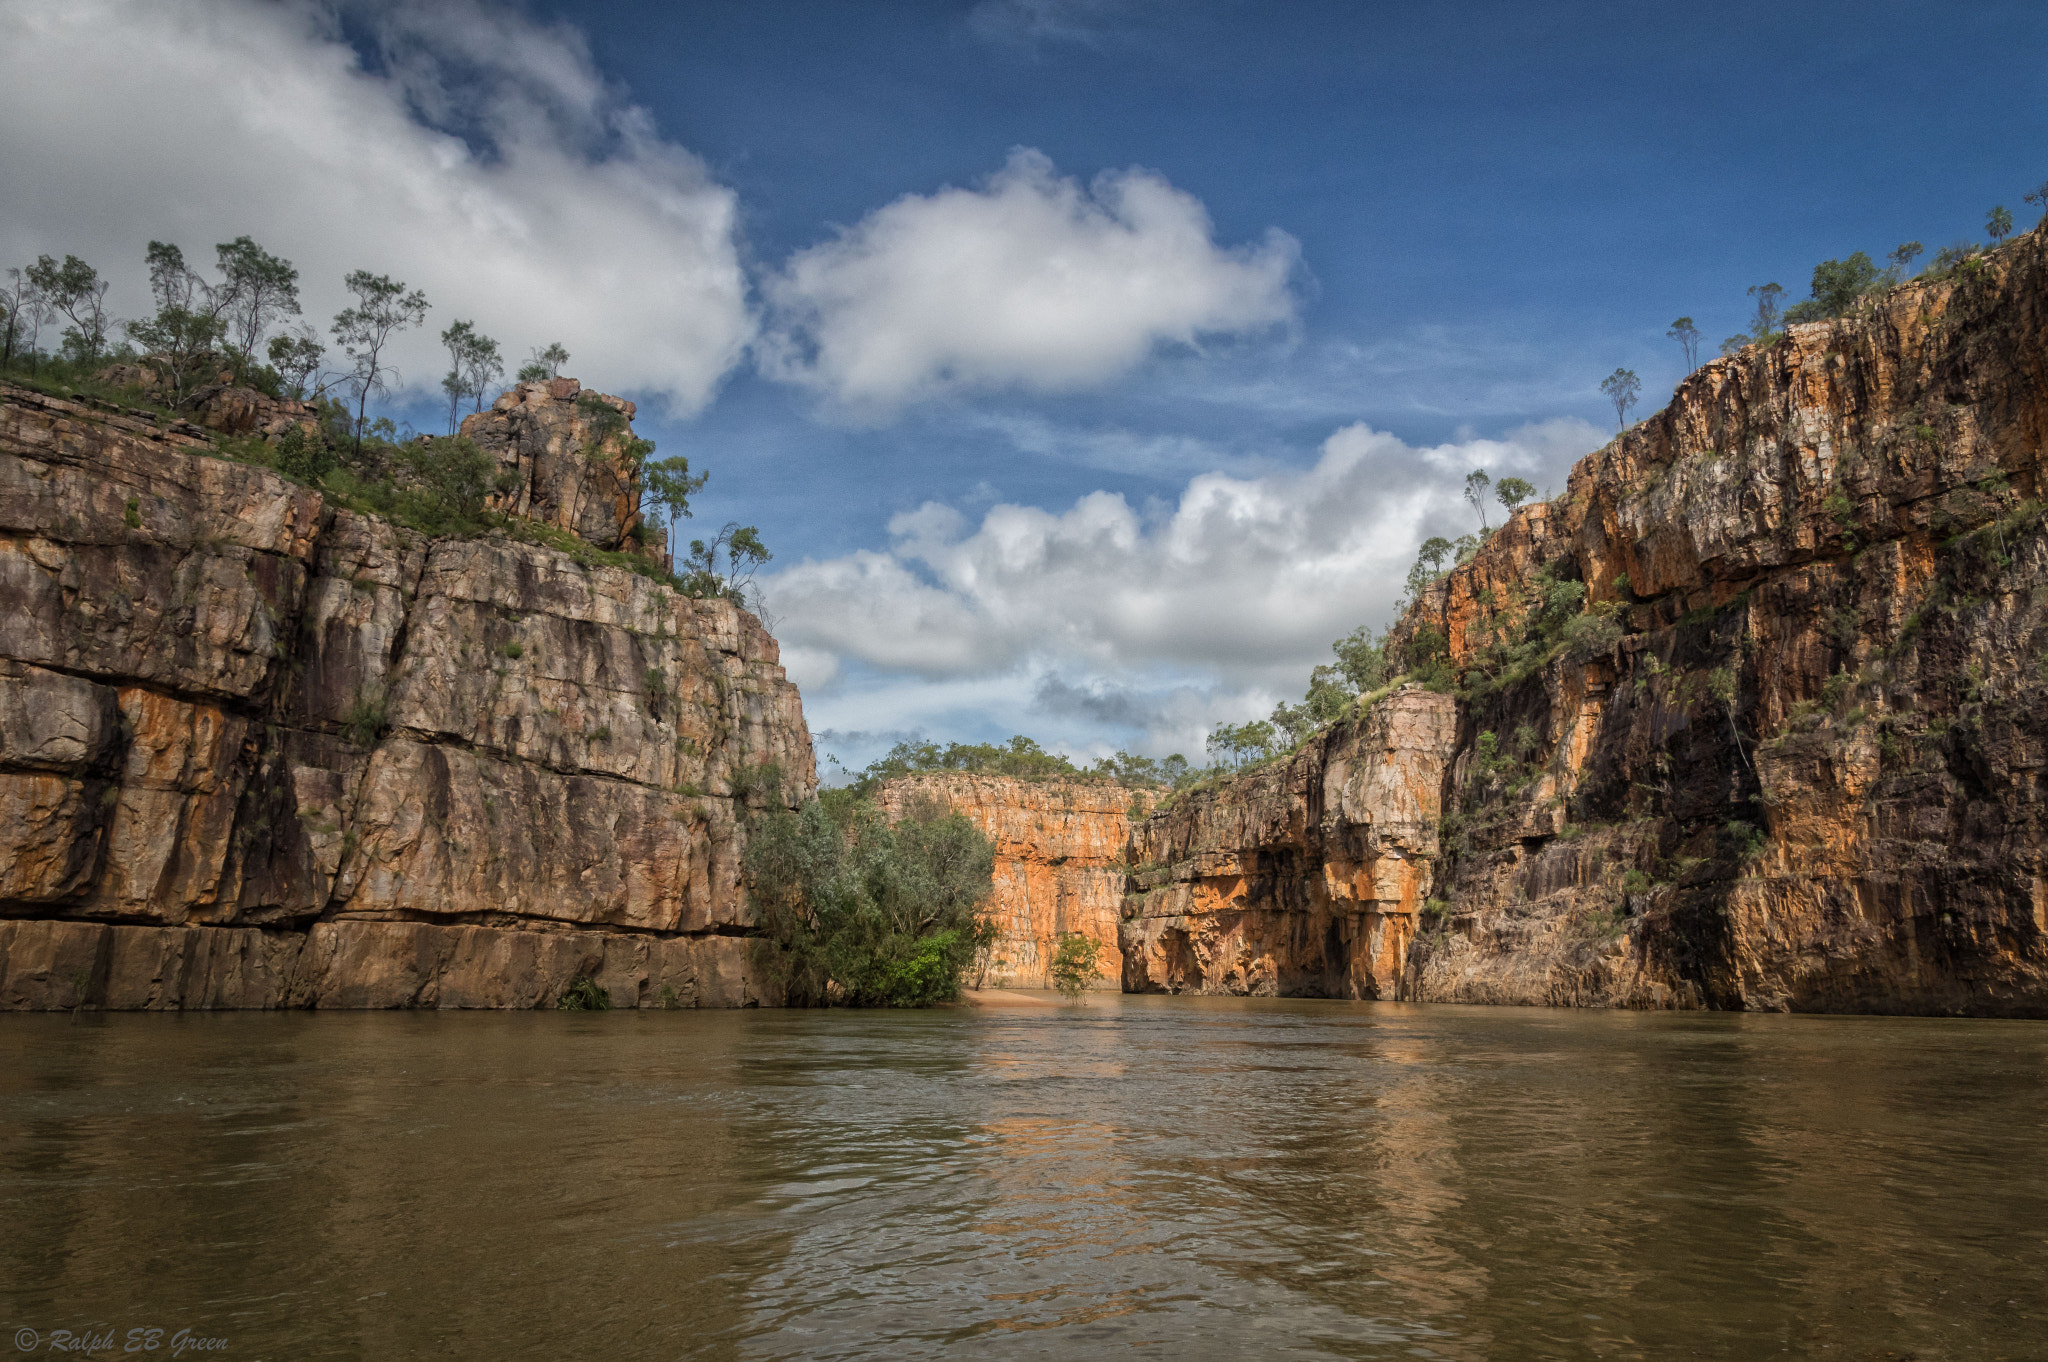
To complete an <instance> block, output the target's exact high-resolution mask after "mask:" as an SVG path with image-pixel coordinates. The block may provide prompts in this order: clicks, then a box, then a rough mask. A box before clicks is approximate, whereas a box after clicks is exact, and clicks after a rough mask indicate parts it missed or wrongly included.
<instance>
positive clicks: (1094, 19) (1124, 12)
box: [967, 0, 1153, 47]
mask: <svg viewBox="0 0 2048 1362" xmlns="http://www.w3.org/2000/svg"><path fill="white" fill-rule="evenodd" d="M1151 8H1153V6H1152V5H1150V4H1148V3H1146V0H981V3H980V4H978V5H976V6H975V7H974V8H973V9H972V10H970V11H968V14H967V27H968V29H969V30H970V31H971V32H973V33H974V34H975V35H976V36H977V37H981V38H985V39H988V40H990V41H992V42H998V43H1005V44H1014V45H1017V46H1024V47H1029V46H1033V45H1035V44H1038V43H1074V44H1078V45H1080V46H1083V47H1100V46H1102V45H1103V43H1104V42H1105V40H1106V39H1108V38H1109V37H1110V36H1111V35H1112V34H1114V33H1116V32H1118V31H1119V30H1120V28H1121V27H1122V26H1123V25H1124V24H1125V23H1127V22H1128V21H1129V20H1130V19H1131V18H1133V17H1135V16H1133V15H1132V13H1131V12H1132V11H1133V10H1148V9H1151Z"/></svg>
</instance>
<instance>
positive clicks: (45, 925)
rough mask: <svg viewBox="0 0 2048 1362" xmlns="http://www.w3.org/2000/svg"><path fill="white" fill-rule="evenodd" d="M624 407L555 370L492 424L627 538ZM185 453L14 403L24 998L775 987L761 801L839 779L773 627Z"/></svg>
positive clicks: (4, 811) (745, 991)
mask: <svg viewBox="0 0 2048 1362" xmlns="http://www.w3.org/2000/svg"><path fill="white" fill-rule="evenodd" d="M216 405H219V403H218V401H217V399H216ZM287 415H289V414H287ZM631 415H632V408H631V404H630V403H624V402H621V401H619V400H618V399H615V398H609V397H600V396H597V395H591V394H584V393H582V392H580V391H579V390H578V388H577V386H576V385H575V384H574V382H573V380H560V381H557V382H556V383H554V384H551V385H550V384H539V385H524V386H522V387H521V388H520V389H517V390H515V391H514V392H512V393H509V394H507V396H506V398H505V399H502V400H501V401H500V402H499V404H498V407H497V408H496V409H495V410H494V411H492V412H491V413H488V414H486V415H485V416H483V417H472V418H471V421H470V423H469V427H468V429H469V433H471V434H472V435H473V436H475V438H477V439H478V440H479V442H480V443H481V444H482V445H483V446H484V447H485V448H486V449H487V450H488V451H490V452H492V453H493V454H494V456H495V457H496V458H497V459H498V461H499V463H500V464H501V466H503V467H505V468H508V469H514V470H517V473H518V478H517V480H516V482H515V484H514V490H513V491H512V492H511V493H510V494H508V496H507V498H506V507H507V509H508V510H511V511H513V512H515V513H517V514H521V515H529V516H532V517H535V518H538V519H542V520H545V521H547V522H549V523H552V524H554V525H556V526H558V527H559V528H561V529H564V530H568V531H571V532H573V533H574V534H576V535H578V536H579V537H581V538H583V539H585V540H588V541H590V542H592V543H593V544H595V545H597V546H599V547H609V546H611V545H616V544H621V543H622V542H624V541H625V540H626V538H627V536H628V532H629V531H630V530H631V528H632V525H633V518H634V516H635V515H636V514H637V509H638V505H637V503H638V498H637V489H636V487H635V486H634V483H633V479H632V477H631V470H630V460H629V459H623V458H621V457H620V456H621V454H622V453H623V452H624V450H625V443H624V442H626V441H630V440H631V438H632V437H631V431H630V427H629V425H628V424H627V422H628V421H629V419H630V417H631ZM195 435H196V432H194V431H192V430H191V429H189V428H185V427H168V426H160V425H159V424H157V423H154V422H151V421H147V420H143V419H140V418H139V417H138V416H136V415H135V414H133V413H125V412H122V411H120V410H118V409H110V408H107V407H105V406H104V405H103V404H93V403H87V402H83V401H77V402H74V401H63V400H58V399H53V398H48V397H43V396H39V395H36V394H33V393H28V392H24V391H20V390H15V389H7V388H0V870H4V878H0V1007H14V1008H21V1007H70V1006H74V1005H77V1004H79V1003H84V1004H87V1005H91V1006H96V1007H108V1008H157V1007H166V1008H177V1007H277V1006H325V1007H334V1006H341V1007H392V1006H444V1007H446V1006H487V1007H530V1006H547V1005H549V1004H551V1003H552V1002H553V1001H554V1000H555V999H556V998H557V997H558V996H559V995H560V994H561V992H562V990H563V989H564V988H565V987H566V986H567V985H568V984H569V983H570V982H571V981H572V980H574V979H576V978H578V977H581V976H589V977H594V978H595V979H596V980H597V981H598V983H599V984H600V985H601V986H602V987H604V988H606V989H608V990H609V991H610V993H611V995H612V997H613V999H614V1001H615V1002H617V1003H619V1004H621V1005H627V1006H631V1005H636V1004H637V1005H642V1006H650V1005H693V1004H695V1005H738V1004H741V1003H749V1002H755V1001H761V1000H764V999H766V1000H772V994H773V987H772V984H770V983H768V982H766V981H765V976H764V975H763V973H762V971H761V969H760V961H759V959H758V956H757V950H758V948H757V946H756V943H754V942H752V941H750V940H748V939H747V936H746V933H747V930H748V917H747V910H746V908H745V906H744V903H743V899H742V894H741V892H740V885H739V875H740V856H741V851H742V846H741V840H742V836H743V819H744V816H745V812H746V810H747V808H748V807H750V806H753V807H767V806H768V805H769V804H780V805H784V806H793V805H794V804H796V803H797V802H798V801H799V800H801V799H802V798H804V797H806V796H807V795H808V794H809V793H810V792H811V791H812V789H813V788H814V787H815V783H816V782H815V771H814V766H813V762H812V755H811V749H810V741H809V737H808V734H807V732H806V730H805V727H804V724H803V718H802V713H801V709H800V705H799V701H798V698H797V694H796V691H795V689H794V687H792V686H791V685H790V684H789V682H788V681H787V680H786V679H785V677H784V675H783V672H782V668H781V667H780V666H779V665H777V653H776V646H775V642H774V640H773V639H771V638H770V637H769V636H768V635H767V633H766V632H765V631H764V630H763V629H762V628H761V626H760V624H759V623H758V622H757V621H756V620H755V619H754V618H753V617H752V616H751V615H749V614H747V613H746V612H745V611H743V610H740V609H738V608H736V607H735V606H733V605H731V604H730V603H728V602H725V601H722V600H695V599H690V598H688V597H685V596H682V595H680V594H678V593H676V592H675V591H673V590H671V589H670V588H669V587H668V586H666V585H665V584H662V583H660V582H657V581H654V580H651V579H650V578H649V577H647V576H643V575H639V574H636V573H634V572H630V571H627V570H625V569H624V568H623V567H618V566H609V565H605V564H604V563H602V562H598V561H595V559H593V560H592V561H590V562H588V563H579V562H578V561H577V558H576V557H574V556H572V555H570V554H567V553H563V552H557V551H555V550H553V549H550V548H546V547H541V546H538V545H535V544H532V543H526V542H521V541H520V540H519V539H517V538H513V537H507V536H502V535H501V536H496V537H490V538H482V539H440V540H429V539H426V538H424V537H423V536H421V535H419V534H416V533H414V532H412V531H409V530H406V529H404V528H401V527H399V526H396V525H393V524H389V523H386V522H384V521H381V520H378V519H375V518H372V517H368V516H364V515H359V514H356V513H354V512H351V511H349V510H347V509H344V508H341V507H338V506H334V505H331V504H328V503H327V502H326V501H325V500H324V499H323V497H322V496H321V494H319V493H317V492H315V491H312V490H310V489H308V488H305V487H302V486H299V485H296V484H294V483H292V482H290V481H287V480H286V479H284V478H281V477H279V476H277V475H275V474H273V473H271V472H270V471H269V470H267V469H264V468H260V467H255V466H251V465H247V464H241V463H234V462H229V461H227V460H224V459H221V458H217V457H211V453H212V447H211V446H210V445H209V444H207V443H205V442H204V441H202V440H200V439H198V438H195ZM593 456H594V457H593Z"/></svg>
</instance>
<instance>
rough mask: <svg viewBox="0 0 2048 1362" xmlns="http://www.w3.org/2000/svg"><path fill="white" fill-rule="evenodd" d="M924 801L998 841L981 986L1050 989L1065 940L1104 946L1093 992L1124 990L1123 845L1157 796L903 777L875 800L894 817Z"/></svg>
mask: <svg viewBox="0 0 2048 1362" xmlns="http://www.w3.org/2000/svg"><path fill="white" fill-rule="evenodd" d="M919 797H928V798H932V799H937V800H939V801H940V802H941V803H944V804H945V805H947V806H948V807H950V808H953V809H956V810H958V811H959V812H960V813H963V814H965V815H966V816H967V818H968V819H969V820H970V821H972V822H973V823H974V825H975V826H976V827H978V828H980V829H981V830H982V831H983V832H985V833H987V834H988V836H989V838H990V839H991V840H992V841H993V842H994V843H995V850H996V865H995V897H994V900H993V903H992V905H991V907H992V911H993V912H994V914H995V918H996V922H997V926H998V928H999V931H1000V935H999V936H998V937H997V939H996V944H995V947H994V949H993V950H992V951H991V952H990V953H989V957H988V960H987V963H986V965H985V967H983V968H982V969H980V970H979V971H977V974H976V976H975V978H974V980H973V982H974V984H975V986H976V987H986V988H1050V987H1051V986H1052V980H1051V977H1050V976H1049V974H1048V973H1047V971H1048V969H1049V968H1050V965H1051V959H1052V953H1053V951H1054V950H1055V949H1057V947H1058V943H1059V938H1060V936H1061V935H1062V934H1063V933H1066V932H1080V933H1082V934H1083V935H1085V936H1088V937H1092V938H1093V939H1094V940H1096V941H1098V942H1100V943H1101V945H1102V947H1103V950H1102V954H1101V957H1100V962H1101V967H1102V971H1103V973H1102V976H1101V978H1100V979H1099V980H1098V981H1097V982H1096V983H1095V985H1094V987H1096V988H1103V989H1113V988H1115V987H1117V982H1118V979H1119V977H1120V974H1121V970H1122V957H1121V953H1120V951H1119V949H1118V944H1117V916H1118V905H1119V904H1120V903H1121V902H1122V899H1123V891H1124V869H1125V867H1124V861H1123V857H1124V851H1125V843H1126V841H1127V840H1128V839H1129V837H1130V829H1131V822H1132V819H1133V817H1134V816H1136V817H1143V816H1144V815H1145V814H1146V813H1148V812H1149V811H1150V810H1151V808H1152V806H1153V804H1154V803H1155V802H1156V801H1157V798H1158V797H1157V796H1156V795H1155V794H1153V793H1152V792H1150V791H1146V790H1129V789H1125V788H1124V787H1123V786H1121V785H1112V784H1108V783H1104V782H1096V781H1080V780H1046V781H1032V780H1017V779H1013V778H1010V777H1007V776H983V775H967V774H952V773H930V774H924V775H914V776H903V777H899V778H897V779H895V780H891V781H889V782H887V783H886V784H884V785H883V786H882V788H881V789H880V791H879V792H878V793H877V798H878V799H879V801H880V802H881V804H882V807H883V808H884V809H885V810H887V811H888V813H889V815H890V816H891V817H892V818H900V817H901V816H902V815H903V812H904V811H905V810H906V809H907V808H908V807H909V806H910V804H911V802H912V801H914V800H916V799H917V798H919Z"/></svg>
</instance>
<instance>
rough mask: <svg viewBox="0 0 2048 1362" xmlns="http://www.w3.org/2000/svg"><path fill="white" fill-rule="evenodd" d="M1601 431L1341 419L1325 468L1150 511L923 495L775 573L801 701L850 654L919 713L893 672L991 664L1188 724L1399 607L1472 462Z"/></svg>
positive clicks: (1579, 448)
mask: <svg viewBox="0 0 2048 1362" xmlns="http://www.w3.org/2000/svg"><path fill="white" fill-rule="evenodd" d="M1600 439H1601V434H1600V432H1599V431H1597V430H1595V429H1594V428H1593V427H1592V426H1590V425H1588V424H1587V423H1585V422H1583V421H1578V420H1575V419H1565V420H1555V421H1548V422H1544V423H1541V424H1538V425H1532V426H1525V427H1522V428H1521V429H1518V430H1515V431H1512V432H1510V433H1508V434H1507V435H1505V436H1503V437H1502V438H1500V439H1468V440H1462V441H1457V442H1453V443H1448V444H1443V445H1436V446H1431V447H1426V448H1417V447H1414V446H1410V445H1408V444H1405V443H1404V442H1402V441H1401V440H1399V439H1397V438H1396V437H1394V436H1392V435H1389V434H1387V433H1385V432H1382V431H1376V430H1373V429H1372V428H1370V427H1368V426H1365V425H1352V426H1346V427H1345V428H1343V429H1342V430H1339V431H1337V432H1336V433H1335V434H1333V435H1331V436H1330V437H1329V439H1328V440H1326V441H1325V442H1324V444H1323V446H1322V449H1321V452H1320V457H1319V458H1318V459H1317V460H1316V462H1315V464H1314V465H1313V466H1312V467H1309V468H1305V469H1288V470H1284V471H1279V472H1273V473H1268V474H1264V475H1261V476H1255V477H1239V476H1231V475H1229V474H1224V473H1214V472H1211V473H1203V474H1201V475H1199V476H1197V477H1194V478H1192V479H1191V480H1189V481H1188V483H1187V484H1186V486H1185V488H1184V489H1183V490H1182V492H1181V495H1180V498H1179V500H1178V502H1177V504H1174V505H1172V506H1168V507H1161V508H1158V509H1157V510H1156V511H1154V512H1151V513H1146V512H1141V511H1140V510H1137V509H1134V508H1133V507H1131V506H1130V505H1129V504H1128V503H1127V502H1126V501H1125V500H1124V499H1123V497H1121V496H1119V495H1115V494H1111V493H1107V492H1094V493H1091V494H1089V495H1087V496H1084V497H1082V498H1080V499H1079V500H1078V501H1076V502H1075V503H1074V504H1073V505H1071V506H1070V507H1068V508H1067V509H1065V510H1063V511H1057V512H1055V511H1046V510H1041V509H1038V508H1035V507H1029V506H1013V505H998V506H994V507H991V508H990V509H989V510H988V511H987V512H986V513H985V514H983V515H982V517H981V519H980V521H979V523H978V524H974V523H970V522H969V520H968V518H967V517H966V516H964V515H963V514H962V513H961V512H960V511H958V510H957V509H955V508H953V507H951V506H947V505H944V504H942V503H938V502H927V503H925V504H924V505H923V506H920V507H918V508H917V509H916V510H913V511H907V512H904V513H902V514H900V515H898V516H896V517H895V519H894V520H893V521H892V522H891V523H890V526H889V533H890V539H891V542H890V545H889V547H888V548H887V549H886V550H882V551H873V550H869V551H862V552H857V553H853V554H848V555H846V556H844V557H839V558H833V559H829V560H825V561H822V562H821V561H807V562H804V563H801V564H798V565H797V566H794V567H791V568H789V569H786V570H785V571H783V572H781V573H778V574H777V575H776V576H774V577H773V578H771V579H768V581H767V582H766V584H765V588H764V589H765V591H766V594H767V597H768V600H769V603H770V604H771V605H772V606H773V608H774V609H775V610H776V612H777V613H778V615H779V616H780V617H781V619H782V627H781V637H782V638H784V639H785V640H786V641H787V643H788V645H789V649H788V652H787V654H786V657H787V659H788V660H789V662H790V665H791V672H792V675H794V676H795V677H796V678H797V680H798V682H799V684H800V685H804V686H806V687H807V688H809V689H808V691H807V702H809V698H810V694H811V693H814V692H818V691H822V692H823V693H824V697H825V698H826V699H827V700H828V701H832V696H833V683H834V680H835V677H836V676H838V674H839V673H840V671H841V669H842V668H847V667H849V666H851V667H857V668H859V669H860V670H861V672H862V675H863V677H864V678H865V679H864V680H863V681H862V683H861V687H860V689H861V690H862V691H863V692H864V693H866V694H868V695H869V696H870V700H871V701H872V697H873V696H874V695H875V694H877V693H878V692H879V689H886V688H881V687H878V683H877V682H876V681H875V680H874V678H875V677H876V676H885V677H894V678H895V679H896V680H895V683H894V684H895V687H896V690H894V691H892V692H891V695H892V698H890V699H889V700H888V702H887V704H888V706H889V707H890V708H891V709H892V710H894V711H895V712H902V713H914V712H915V704H914V703H913V702H911V701H909V700H906V699H903V698H901V696H900V695H899V694H898V693H897V692H899V691H900V692H901V694H908V693H910V692H912V691H916V690H918V689H919V688H921V687H928V686H942V687H958V686H961V685H966V684H969V683H972V682H975V681H977V680H978V679H985V680H987V681H988V682H990V683H991V684H1000V685H1001V686H1002V687H1003V688H1004V689H1005V690H1006V691H1007V692H1008V693H1009V694H1010V695H1011V696H1012V697H1014V696H1015V694H1016V692H1017V691H1018V690H1019V689H1020V688H1021V689H1024V690H1026V691H1028V694H1029V697H1030V699H1029V704H1028V705H1027V706H1017V707H1015V708H1013V709H1012V710H1011V712H1013V713H1018V714H1021V713H1023V712H1025V709H1026V708H1028V707H1031V706H1035V708H1036V711H1037V712H1040V713H1045V714H1050V715H1054V716H1066V717H1075V718H1087V719H1091V720H1093V721H1095V722H1098V723H1107V724H1112V725H1124V726H1129V727H1143V728H1145V729H1147V730H1148V731H1149V732H1151V733H1153V734H1154V735H1155V736H1158V735H1160V734H1162V733H1163V732H1166V731H1168V730H1170V731H1172V732H1174V733H1178V734H1185V733H1186V732H1188V731H1191V730H1193V729H1196V728H1198V727H1199V724H1200V722H1201V720H1200V718H1199V715H1201V714H1218V715H1220V714H1229V715H1232V716H1235V717H1244V715H1245V714H1247V713H1255V712H1257V711H1258V710H1259V708H1260V707H1261V706H1265V707H1270V705H1271V704H1272V702H1273V700H1274V699H1275V698H1282V697H1292V696H1294V695H1296V694H1298V693H1299V691H1300V689H1301V687H1302V685H1303V684H1304V682H1305V680H1306V677H1307V673H1308V670H1309V668H1310V667H1311V666H1313V665H1314V664H1315V663H1317V662H1319V661H1325V660H1327V652H1328V647H1329V643H1330V640H1332V639H1334V638H1337V637H1339V636H1341V635H1343V634H1345V633H1348V632H1349V631H1350V630H1352V629H1353V628H1355V627H1357V626H1358V625H1359V624H1365V623H1369V624H1373V625H1376V626H1377V625H1379V624H1382V623H1384V622H1385V621H1386V619H1387V616H1388V614H1389V613H1390V611H1391V609H1392V607H1393V605H1394V602H1395V600H1396V598H1397V596H1398V595H1399V593H1400V590H1401V583H1402V580H1403V578H1404V577H1405V575H1406V572H1407V569H1408V566H1409V564H1410V562H1412V560H1413V558H1414V554H1415V549H1416V545H1417V544H1418V543H1419V542H1420V541H1421V539H1423V538H1424V537H1425V536H1426V535H1428V534H1430V533H1436V532H1447V533H1452V534H1456V533H1459V532H1460V530H1461V528H1463V527H1466V526H1463V525H1462V522H1464V521H1465V519H1466V518H1467V517H1469V515H1470V510H1469V508H1468V507H1466V506H1465V505H1464V503H1463V502H1462V500H1461V489H1462V480H1463V476H1464V474H1465V473H1466V472H1467V471H1468V470H1470V469H1472V468H1474V467H1479V466H1484V467H1486V468H1489V469H1491V470H1492V471H1493V472H1494V473H1495V474H1496V475H1498V474H1501V473H1508V472H1516V473H1534V474H1537V475H1538V476H1539V477H1541V476H1544V475H1545V470H1550V469H1557V468H1560V467H1561V466H1563V464H1564V463H1565V462H1566V461H1568V460H1569V459H1570V458H1572V457H1575V456H1576V455H1578V454H1581V453H1583V452H1584V451H1586V450H1588V449H1590V448H1593V447H1594V446H1596V445H1597V444H1599V443H1600ZM1034 677H1035V678H1037V679H1036V680H1035V681H1032V680H1030V678H1034ZM1169 700H1170V701H1171V703H1170V704H1169V703H1168V702H1169ZM832 702H833V703H837V702H836V701H832ZM840 707H841V708H847V707H845V706H844V705H841V706H840ZM855 708H857V707H855ZM848 712H849V713H852V712H854V710H853V709H848Z"/></svg>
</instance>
